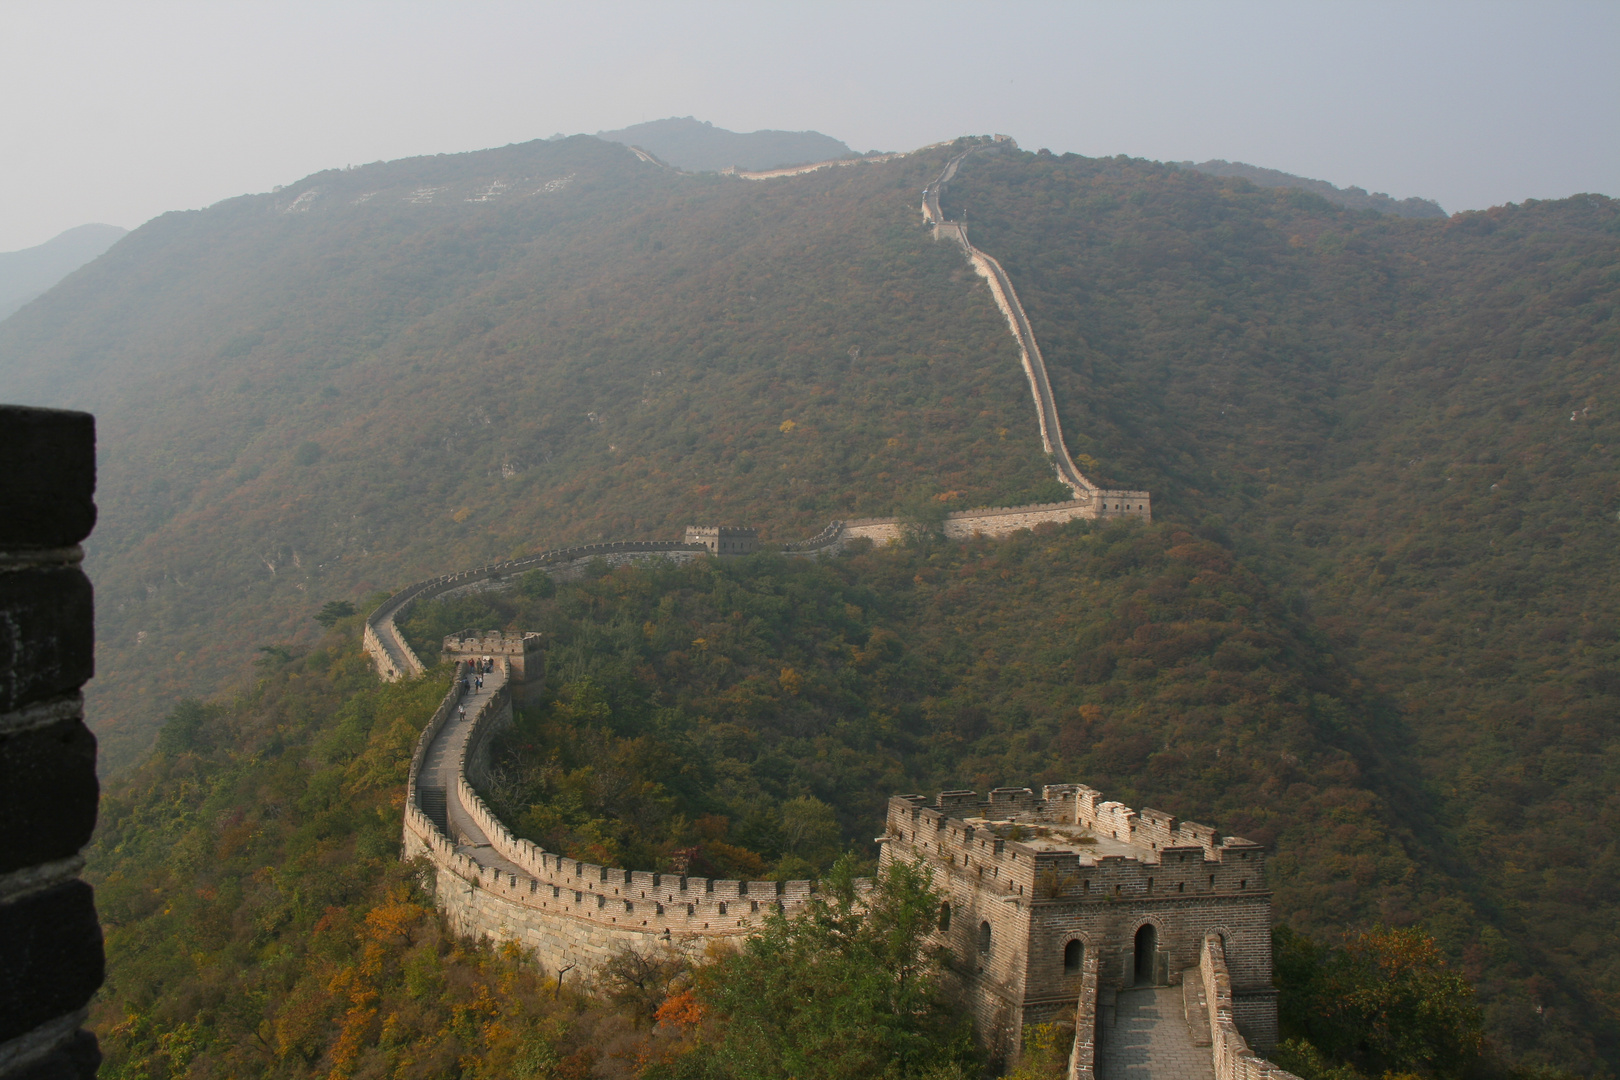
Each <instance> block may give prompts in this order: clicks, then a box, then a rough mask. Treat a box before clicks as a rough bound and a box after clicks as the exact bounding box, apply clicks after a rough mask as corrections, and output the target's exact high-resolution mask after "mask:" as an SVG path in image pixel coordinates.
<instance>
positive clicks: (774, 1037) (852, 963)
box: [673, 856, 972, 1080]
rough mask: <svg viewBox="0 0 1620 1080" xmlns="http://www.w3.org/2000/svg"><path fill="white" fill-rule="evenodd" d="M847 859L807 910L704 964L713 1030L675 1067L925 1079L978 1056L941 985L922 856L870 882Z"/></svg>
mask: <svg viewBox="0 0 1620 1080" xmlns="http://www.w3.org/2000/svg"><path fill="white" fill-rule="evenodd" d="M854 866H855V864H854V860H853V859H852V858H850V857H848V856H846V857H845V858H843V859H840V860H839V861H838V863H837V864H836V865H835V866H834V867H833V871H832V873H831V875H829V877H828V878H827V879H826V880H824V881H823V882H822V894H821V896H819V897H817V898H816V899H814V900H813V901H812V902H811V903H810V905H809V906H808V909H807V910H806V911H804V912H802V913H801V914H799V915H797V916H795V917H793V918H788V917H785V916H783V915H781V914H773V915H772V916H770V917H769V918H768V919H767V920H766V923H765V926H764V927H763V928H762V929H761V931H760V933H759V934H758V935H757V936H755V937H752V938H750V939H748V941H747V942H746V943H744V945H743V946H742V948H741V949H740V950H739V951H738V952H736V953H734V954H732V955H730V956H727V957H724V958H722V959H721V960H719V961H718V962H716V963H715V964H712V965H710V966H708V967H705V968H703V969H701V970H700V971H699V972H698V975H697V981H696V991H697V996H698V999H699V1000H700V1002H701V1003H702V1004H703V1006H704V1007H705V1009H706V1010H707V1011H708V1012H709V1013H710V1014H711V1015H712V1016H713V1017H714V1018H715V1021H716V1023H715V1025H714V1027H713V1029H712V1036H711V1037H709V1038H707V1039H705V1040H702V1041H700V1042H699V1043H698V1044H697V1046H696V1048H695V1049H694V1050H693V1051H692V1052H691V1053H690V1054H688V1055H686V1056H685V1057H684V1058H682V1059H680V1060H679V1061H678V1062H677V1063H676V1064H675V1065H674V1066H673V1075H676V1076H687V1077H699V1076H702V1077H716V1078H718V1077H749V1078H756V1077H757V1078H769V1077H784V1078H785V1077H794V1078H795V1080H817V1078H825V1080H834V1078H843V1077H851V1076H869V1077H896V1078H899V1077H922V1076H929V1075H940V1074H941V1072H942V1071H943V1072H945V1073H947V1074H948V1073H949V1072H950V1071H951V1070H952V1069H954V1068H957V1067H960V1066H961V1065H963V1064H965V1063H967V1062H968V1061H969V1060H970V1056H971V1054H972V1049H971V1047H972V1040H971V1038H970V1033H969V1030H968V1027H967V1024H966V1022H965V1021H964V1020H962V1019H961V1018H960V1017H959V1016H958V1015H957V1014H955V1013H954V1011H953V1010H952V1009H951V1008H950V1007H949V1006H948V1004H947V1003H946V1001H945V999H944V997H943V995H942V993H941V988H940V974H941V971H942V964H943V962H944V956H943V950H941V949H940V948H938V947H937V946H935V945H933V944H932V943H931V942H930V940H929V935H930V934H931V933H932V932H933V930H934V926H935V919H936V918H937V913H938V910H939V895H938V894H937V893H936V892H935V891H934V889H933V887H932V883H931V881H930V878H929V875H928V872H927V870H926V869H925V868H923V867H922V866H920V865H912V864H909V863H899V862H897V863H893V864H891V865H890V866H889V867H887V868H886V869H885V870H884V871H883V872H882V873H880V874H879V875H878V878H877V880H876V881H875V882H874V883H873V886H872V889H871V890H870V891H869V892H866V893H862V892H861V891H860V890H858V889H857V887H856V880H855V874H854Z"/></svg>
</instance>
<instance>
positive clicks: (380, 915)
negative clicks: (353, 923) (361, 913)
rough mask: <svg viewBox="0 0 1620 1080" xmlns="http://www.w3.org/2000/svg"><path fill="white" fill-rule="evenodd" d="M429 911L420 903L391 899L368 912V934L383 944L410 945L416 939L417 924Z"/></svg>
mask: <svg viewBox="0 0 1620 1080" xmlns="http://www.w3.org/2000/svg"><path fill="white" fill-rule="evenodd" d="M427 913H428V912H427V909H426V908H424V907H422V906H421V905H419V904H412V903H408V902H406V901H404V900H399V899H395V900H390V901H389V902H388V903H386V904H383V905H381V906H379V907H374V908H372V909H371V910H370V911H368V912H366V934H367V936H369V937H370V938H371V939H372V940H373V941H377V942H381V943H383V944H403V945H409V944H410V943H411V942H412V940H413V939H414V932H415V930H416V924H417V923H418V922H420V921H421V920H422V919H423V918H424V917H425V916H426V915H427Z"/></svg>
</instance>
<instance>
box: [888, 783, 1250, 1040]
mask: <svg viewBox="0 0 1620 1080" xmlns="http://www.w3.org/2000/svg"><path fill="white" fill-rule="evenodd" d="M886 834H887V835H886V836H885V837H884V838H883V839H884V844H883V855H882V858H883V860H884V862H885V863H887V862H889V861H890V860H893V859H907V860H910V859H918V858H920V859H922V860H923V862H924V863H925V864H926V865H927V866H928V867H929V868H930V869H931V870H932V871H933V876H934V884H935V887H936V888H938V889H940V891H942V892H943V893H944V894H945V895H946V897H947V898H948V899H947V900H946V902H945V905H944V907H943V908H942V909H941V911H940V930H939V937H940V941H941V944H943V945H945V946H947V947H948V948H949V949H950V951H951V954H952V957H953V961H954V962H953V963H952V964H951V965H950V967H951V970H952V971H953V972H954V975H953V977H954V978H955V979H956V980H957V982H958V989H959V991H960V993H961V995H962V997H963V999H964V1000H965V1001H966V1003H967V1004H968V1005H969V1007H970V1008H971V1009H972V1010H973V1013H974V1015H975V1018H976V1019H977V1021H978V1026H979V1030H980V1031H981V1032H982V1033H983V1034H984V1035H985V1037H986V1039H987V1041H989V1042H990V1043H991V1045H992V1049H1001V1050H1009V1049H1011V1048H1012V1047H1015V1046H1016V1045H1017V1040H1018V1038H1019V1035H1020V1032H1021V1031H1022V1029H1023V1026H1024V1025H1025V1024H1036V1023H1042V1022H1045V1021H1049V1020H1055V1019H1068V1018H1069V1017H1072V1016H1075V1015H1076V1010H1077V1007H1078V1006H1081V1005H1082V1003H1083V1002H1086V1001H1088V1000H1089V1002H1090V1004H1091V1006H1092V1008H1091V1009H1089V1010H1084V1009H1082V1010H1081V1011H1082V1012H1088V1013H1089V1014H1090V1015H1093V1016H1095V1017H1096V1018H1097V1022H1098V1024H1099V1025H1101V1026H1102V1027H1103V1028H1104V1029H1106V1027H1107V1026H1108V1025H1109V1024H1110V1023H1111V1020H1112V1015H1113V1005H1114V996H1115V995H1116V994H1117V993H1119V992H1121V991H1125V990H1130V989H1133V988H1136V987H1151V986H1167V985H1176V984H1181V983H1182V982H1183V973H1185V972H1189V971H1190V972H1191V974H1190V976H1188V978H1189V980H1190V981H1192V982H1195V983H1196V982H1197V981H1198V980H1199V973H1198V967H1199V962H1200V949H1201V948H1202V945H1203V942H1204V938H1205V936H1206V935H1208V934H1218V935H1219V936H1220V938H1221V940H1222V942H1223V944H1224V946H1225V951H1226V959H1227V963H1228V965H1229V968H1230V972H1231V983H1232V998H1233V1002H1232V1009H1233V1014H1234V1015H1233V1019H1234V1020H1235V1021H1236V1023H1237V1025H1238V1027H1239V1028H1240V1030H1241V1031H1242V1033H1243V1034H1244V1036H1245V1037H1246V1038H1247V1039H1248V1040H1249V1042H1250V1043H1251V1044H1253V1045H1254V1047H1255V1049H1256V1050H1257V1051H1260V1052H1262V1053H1264V1052H1265V1051H1267V1050H1269V1049H1270V1048H1271V1047H1272V1046H1273V1045H1274V1044H1275V1043H1276V1039H1277V998H1276V993H1277V992H1276V990H1274V989H1273V988H1272V985H1271V893H1270V892H1269V891H1268V890H1267V889H1266V886H1265V850H1264V849H1263V848H1262V847H1261V846H1260V845H1259V844H1255V843H1251V842H1250V841H1248V840H1244V839H1241V838H1239V837H1235V836H1227V837H1218V836H1217V835H1216V834H1215V830H1214V829H1212V828H1209V827H1208V826H1205V825H1199V824H1196V823H1194V822H1190V821H1188V822H1182V821H1177V820H1176V818H1175V817H1173V816H1172V815H1170V814H1166V813H1163V812H1161V811H1158V810H1147V809H1144V810H1143V811H1142V812H1141V813H1140V814H1138V813H1137V812H1136V811H1134V810H1132V809H1130V808H1129V807H1126V806H1123V805H1121V804H1120V803H1117V802H1107V801H1104V800H1103V798H1102V795H1101V793H1100V792H1098V791H1096V790H1094V789H1092V788H1089V787H1085V786H1084V785H1081V784H1048V785H1047V786H1046V787H1044V788H1042V790H1041V794H1040V795H1038V796H1037V795H1036V794H1035V793H1034V792H1033V791H1031V790H1030V789H1029V788H997V789H995V790H994V791H992V792H990V795H989V797H988V798H980V797H979V795H978V793H977V792H973V791H947V792H942V793H941V794H940V795H938V796H937V797H936V798H934V799H933V800H932V805H930V800H928V799H927V798H925V797H924V796H921V795H897V796H895V797H894V798H892V799H890V800H889V813H888V824H887V830H886Z"/></svg>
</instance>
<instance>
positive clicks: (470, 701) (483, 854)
mask: <svg viewBox="0 0 1620 1080" xmlns="http://www.w3.org/2000/svg"><path fill="white" fill-rule="evenodd" d="M505 685H506V673H505V672H504V671H503V670H501V666H500V665H499V664H497V665H496V666H495V670H494V671H491V672H489V673H488V674H487V675H485V676H484V688H483V689H482V690H474V691H473V692H472V693H470V694H468V695H467V696H466V697H464V698H462V699H461V703H462V704H463V705H465V706H466V707H467V718H466V719H465V720H463V719H462V718H461V717H460V716H459V715H458V716H452V717H451V718H450V719H449V720H447V721H445V725H444V727H442V728H440V729H439V734H438V735H437V736H436V737H435V738H434V740H433V742H432V743H430V744H429V745H428V750H427V756H426V759H425V760H424V761H423V762H422V771H421V773H420V774H419V776H418V778H417V790H418V795H419V797H420V796H421V795H425V794H426V793H427V791H430V790H432V791H442V792H444V805H445V811H446V815H447V817H448V819H449V825H450V828H449V836H450V838H451V839H452V840H454V841H455V842H456V851H457V852H458V853H459V854H462V855H467V856H470V857H471V858H472V859H473V860H474V861H476V862H477V863H478V864H479V865H480V866H495V867H499V868H500V869H501V870H503V871H505V872H507V873H514V874H522V875H523V876H525V877H527V876H528V874H527V872H526V871H524V870H523V869H521V868H520V867H518V865H517V864H516V863H512V862H509V861H507V860H506V859H503V858H502V857H501V856H499V855H497V854H496V853H495V849H494V848H492V847H490V846H489V837H488V836H486V835H484V830H483V829H481V828H479V827H478V822H477V821H475V820H474V819H473V816H472V814H470V813H468V812H467V808H466V807H465V806H463V805H462V803H461V798H460V794H459V792H458V790H457V785H456V761H457V759H458V758H460V757H461V750H462V747H463V746H465V745H466V743H467V736H469V735H471V734H472V724H473V718H474V717H476V716H477V715H478V710H479V709H482V708H483V707H484V705H485V704H486V703H487V702H488V701H489V700H490V698H492V697H494V696H495V693H496V691H498V690H500V688H501V687H502V686H505Z"/></svg>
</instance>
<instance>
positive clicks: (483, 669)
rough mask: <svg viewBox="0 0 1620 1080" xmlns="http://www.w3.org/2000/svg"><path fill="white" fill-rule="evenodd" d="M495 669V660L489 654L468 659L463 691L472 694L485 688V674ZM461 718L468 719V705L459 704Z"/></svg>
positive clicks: (462, 681) (462, 680) (463, 676)
mask: <svg viewBox="0 0 1620 1080" xmlns="http://www.w3.org/2000/svg"><path fill="white" fill-rule="evenodd" d="M494 670H495V661H494V659H492V658H491V657H488V656H482V657H480V656H475V657H473V658H472V659H471V660H469V661H467V670H466V672H465V673H464V674H463V675H462V676H461V691H462V693H464V694H470V693H472V692H473V691H475V690H482V689H483V688H484V676H485V675H487V674H489V673H490V672H491V671H494ZM457 710H458V715H459V716H460V717H461V719H463V720H465V719H467V706H465V705H459V706H457Z"/></svg>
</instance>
